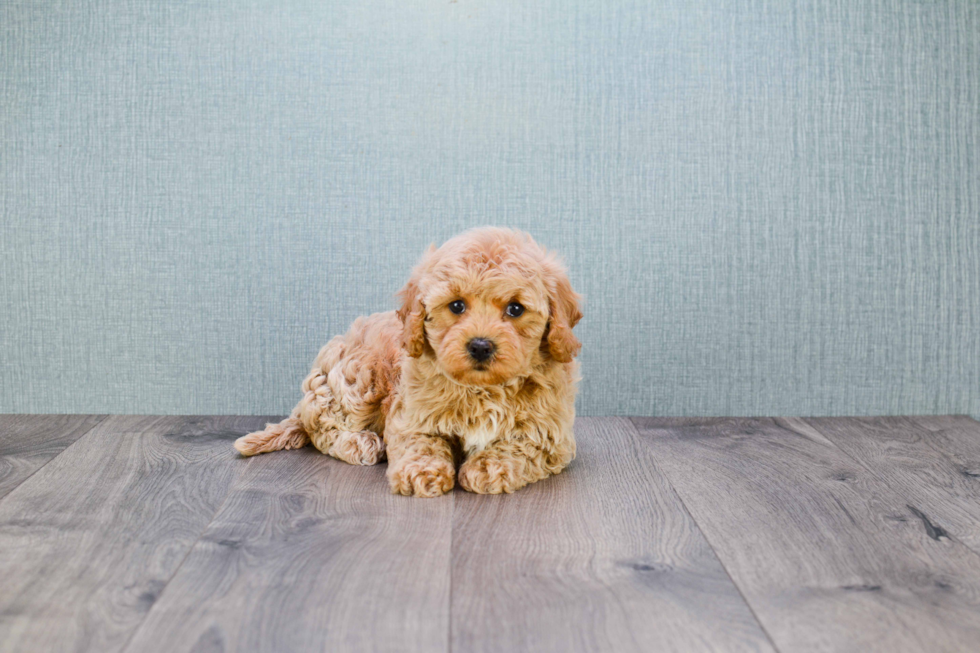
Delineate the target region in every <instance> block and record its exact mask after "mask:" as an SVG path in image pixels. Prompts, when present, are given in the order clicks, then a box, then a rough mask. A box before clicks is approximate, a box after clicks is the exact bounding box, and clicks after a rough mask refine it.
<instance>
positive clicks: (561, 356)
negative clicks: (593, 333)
mask: <svg viewBox="0 0 980 653" xmlns="http://www.w3.org/2000/svg"><path fill="white" fill-rule="evenodd" d="M545 271H546V275H547V285H548V294H549V297H548V309H549V311H550V315H549V316H548V328H547V329H546V330H545V336H544V342H542V343H541V344H542V346H543V348H546V349H547V352H548V353H549V354H550V355H551V357H552V358H554V359H555V360H556V361H558V362H559V363H568V362H569V361H571V360H572V359H573V358H575V357H576V356H577V355H578V352H579V350H580V349H581V348H582V343H580V342H579V341H578V338H576V337H575V334H574V333H572V327H574V326H575V325H576V324H578V321H579V320H581V319H582V311H581V310H579V301H580V299H581V298H580V297H579V295H578V293H576V292H575V291H574V290H572V283H571V281H569V280H568V275H567V274H566V273H565V269H564V267H563V266H562V265H561V263H559V262H558V261H556V260H553V259H551V260H548V261H547V262H546V264H545ZM545 345H546V347H544V346H545Z"/></svg>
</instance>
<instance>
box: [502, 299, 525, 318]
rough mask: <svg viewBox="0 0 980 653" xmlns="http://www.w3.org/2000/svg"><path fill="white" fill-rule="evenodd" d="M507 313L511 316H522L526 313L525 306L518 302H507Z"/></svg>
mask: <svg viewBox="0 0 980 653" xmlns="http://www.w3.org/2000/svg"><path fill="white" fill-rule="evenodd" d="M506 313H507V315H509V316H510V317H520V316H521V315H523V314H524V307H523V306H521V305H520V304H518V303H517V302H511V303H509V304H507V310H506Z"/></svg>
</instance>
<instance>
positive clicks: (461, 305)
mask: <svg viewBox="0 0 980 653" xmlns="http://www.w3.org/2000/svg"><path fill="white" fill-rule="evenodd" d="M449 310H451V311H452V312H453V313H455V314H456V315H459V314H460V313H462V312H463V311H465V310H466V302H464V301H463V300H462V299H457V300H456V301H454V302H449Z"/></svg>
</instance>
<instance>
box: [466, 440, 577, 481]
mask: <svg viewBox="0 0 980 653" xmlns="http://www.w3.org/2000/svg"><path fill="white" fill-rule="evenodd" d="M574 456H575V444H574V440H571V444H570V445H569V443H568V441H567V440H559V442H558V443H556V442H554V441H548V442H546V443H542V444H537V443H534V442H532V441H530V440H528V439H523V438H514V439H502V440H497V441H495V442H491V443H490V444H489V445H488V446H487V447H486V448H485V449H483V450H482V451H478V452H476V453H474V454H473V455H471V456H469V457H467V459H466V461H465V462H464V463H463V465H462V466H461V467H460V468H459V484H460V485H461V486H462V487H463V489H465V490H469V491H470V492H476V493H477V494H502V493H507V494H510V493H511V492H514V491H515V490H519V489H521V488H522V487H524V486H525V485H527V484H528V483H534V482H535V481H540V480H541V479H543V478H546V477H548V476H550V475H552V474H557V473H559V472H560V471H561V470H562V469H564V468H565V466H566V465H568V463H569V462H570V461H571V460H572V458H573V457H574Z"/></svg>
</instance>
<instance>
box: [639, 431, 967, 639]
mask: <svg viewBox="0 0 980 653" xmlns="http://www.w3.org/2000/svg"><path fill="white" fill-rule="evenodd" d="M634 422H635V423H636V424H637V426H638V427H639V428H640V430H641V432H642V435H643V441H644V443H645V444H646V445H647V447H648V448H649V450H650V451H651V452H652V453H653V454H654V455H655V456H656V458H657V461H658V463H659V464H660V465H661V466H662V467H663V469H664V470H665V471H666V473H667V476H668V477H669V479H670V481H671V483H672V484H673V486H674V487H675V488H676V490H677V492H678V493H679V494H680V496H681V498H682V499H683V500H684V502H685V504H686V506H687V507H688V509H689V510H690V511H691V514H692V515H693V516H694V518H695V519H696V520H697V522H698V525H699V526H700V527H701V529H702V530H703V531H704V533H705V535H706V536H707V538H708V540H709V541H710V542H711V543H712V545H713V546H714V548H715V550H716V551H717V553H718V556H719V558H720V559H721V561H722V563H723V564H724V565H725V567H726V568H727V569H728V571H729V572H730V574H731V576H732V578H733V580H734V581H735V583H736V584H737V585H738V586H739V588H740V589H741V591H742V593H743V595H744V596H745V597H746V599H747V600H748V602H749V604H750V605H751V606H752V608H753V610H754V611H755V614H756V615H757V616H758V618H759V620H760V621H761V622H762V624H763V626H764V627H765V628H766V631H767V632H768V633H769V635H770V636H771V637H772V639H773V641H774V642H775V643H776V645H777V647H778V648H779V649H780V650H781V651H784V652H789V651H798V650H854V651H857V650H860V651H889V652H891V651H906V650H917V651H966V650H975V648H976V645H977V642H980V556H977V555H976V554H974V553H973V552H972V551H970V550H969V549H968V548H967V547H965V546H964V545H962V544H961V543H959V542H957V541H955V540H952V539H950V538H949V537H947V536H945V534H944V533H943V532H942V531H941V530H939V529H935V528H934V529H932V530H930V529H928V528H926V527H925V524H926V523H927V522H929V521H930V520H931V516H929V515H928V514H926V513H924V512H923V511H920V510H918V509H916V508H915V507H914V506H911V505H910V503H909V501H908V500H907V499H906V498H905V497H903V496H901V495H900V494H898V493H896V492H895V491H893V490H892V489H891V488H889V487H888V486H887V485H885V484H884V483H882V482H881V481H880V480H878V479H877V478H876V477H875V476H874V475H873V474H871V473H870V472H868V471H867V470H866V469H865V468H864V467H862V466H861V465H859V464H858V463H856V462H855V461H854V460H852V459H851V458H850V457H849V456H847V455H845V454H844V453H843V452H842V451H841V450H840V449H838V448H837V447H836V446H835V445H834V444H833V443H832V442H831V441H830V440H828V439H827V438H826V437H824V436H823V435H821V434H820V433H819V432H818V431H817V430H815V429H814V428H812V427H810V426H809V425H807V424H805V423H803V422H800V421H798V420H793V421H786V420H769V419H675V420H670V419H653V418H637V419H635V420H634Z"/></svg>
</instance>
